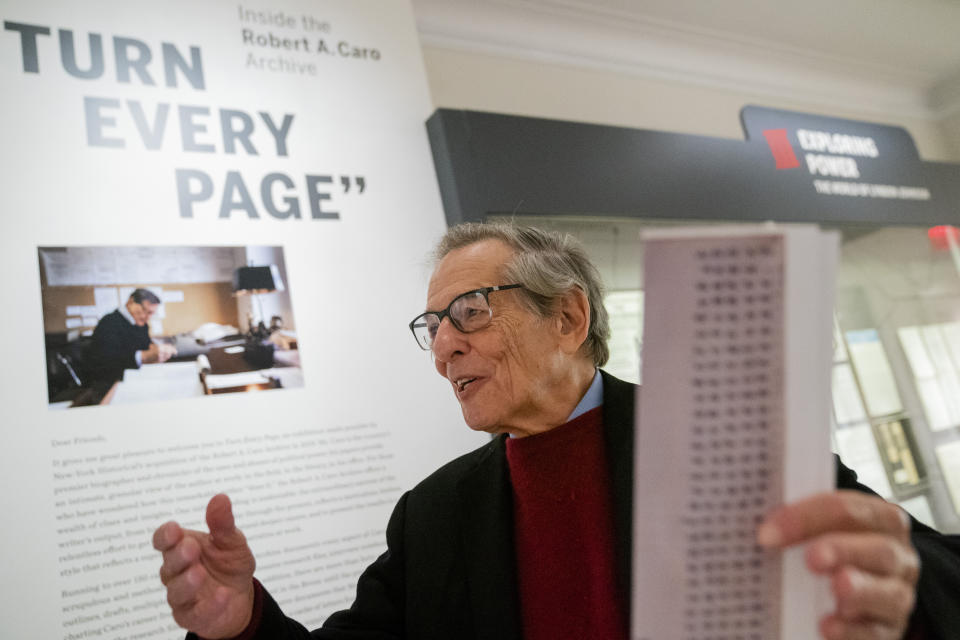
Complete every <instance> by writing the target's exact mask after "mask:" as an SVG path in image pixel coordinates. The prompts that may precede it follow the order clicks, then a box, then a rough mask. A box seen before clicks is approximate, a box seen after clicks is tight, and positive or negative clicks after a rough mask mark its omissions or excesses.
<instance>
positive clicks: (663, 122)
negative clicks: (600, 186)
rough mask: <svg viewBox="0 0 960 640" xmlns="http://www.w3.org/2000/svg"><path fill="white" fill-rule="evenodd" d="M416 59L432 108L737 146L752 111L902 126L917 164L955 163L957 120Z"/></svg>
mask: <svg viewBox="0 0 960 640" xmlns="http://www.w3.org/2000/svg"><path fill="white" fill-rule="evenodd" d="M423 55H424V61H425V65H426V70H427V80H428V82H429V85H430V92H431V94H432V97H433V104H434V106H435V107H447V108H453V109H474V110H477V111H494V112H500V113H510V114H516V115H527V116H537V117H545V118H557V119H561V120H573V121H580V122H593V123H598V124H610V125H618V126H625V127H633V128H642V129H655V130H660V131H673V132H677V133H692V134H699V135H707V136H717V137H723V138H732V139H743V131H742V129H741V127H740V118H739V114H740V109H741V107H743V106H744V105H747V104H757V105H761V106H766V107H774V108H780V109H792V110H795V111H803V112H807V113H819V114H823V115H829V116H834V117H841V118H850V119H854V120H863V121H870V122H878V123H881V124H892V125H898V126H902V127H904V128H906V129H907V130H908V131H909V132H910V134H911V135H912V136H913V139H914V141H915V142H916V144H917V148H918V150H919V152H920V157H921V158H923V159H924V160H935V161H942V162H960V113H958V114H957V115H955V116H954V117H953V118H952V119H951V120H950V121H949V122H948V121H942V122H937V121H936V120H935V119H933V118H931V119H922V118H905V117H902V116H897V115H889V116H888V115H885V114H878V113H877V112H875V111H871V110H867V109H863V110H857V109H856V108H855V107H851V108H850V109H837V108H836V107H833V106H831V107H825V106H823V105H822V104H817V103H816V102H815V101H810V102H808V103H801V102H795V101H784V100H782V99H776V98H772V97H770V96H764V95H757V94H750V93H745V92H742V91H735V90H728V89H724V88H723V87H704V86H698V85H693V84H685V83H682V82H678V81H675V80H668V79H663V80H660V79H654V78H649V77H641V76H639V75H632V74H629V73H626V72H624V73H618V72H614V71H604V70H595V69H586V68H579V67H574V66H571V65H562V64H556V63H547V62H536V61H528V60H519V59H515V58H507V57H500V56H495V55H487V54H479V53H470V52H464V51H459V50H453V49H444V48H439V47H431V46H424V48H423ZM947 130H949V131H950V132H952V135H948V134H947Z"/></svg>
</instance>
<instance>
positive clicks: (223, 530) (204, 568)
mask: <svg viewBox="0 0 960 640" xmlns="http://www.w3.org/2000/svg"><path fill="white" fill-rule="evenodd" d="M207 527H209V529H210V533H203V532H201V531H192V530H190V529H183V528H181V527H180V525H179V524H177V523H176V522H167V523H166V524H164V525H162V526H161V527H159V528H158V529H157V530H156V531H155V532H154V534H153V547H154V548H155V549H156V550H157V551H160V552H162V553H163V566H161V567H160V579H161V581H162V582H163V584H164V585H166V587H167V601H168V602H169V603H170V608H171V609H172V610H173V618H174V620H176V622H177V624H179V625H180V626H182V627H184V628H186V629H189V630H191V631H193V632H194V633H196V634H197V635H200V636H202V637H204V638H232V637H233V636H236V635H239V634H240V633H241V632H242V631H243V630H244V628H245V627H246V626H247V624H248V623H249V622H250V617H251V615H252V613H253V600H254V589H253V570H254V568H255V566H256V562H255V560H254V558H253V553H252V552H251V551H250V547H249V546H247V540H246V538H245V537H244V535H243V533H242V532H241V531H240V530H239V529H237V527H236V526H235V524H234V520H233V511H232V508H231V505H230V499H229V498H228V497H227V496H225V495H223V494H219V495H216V496H214V497H213V498H211V500H210V503H209V504H208V505H207Z"/></svg>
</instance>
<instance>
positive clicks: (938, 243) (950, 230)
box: [927, 224, 960, 251]
mask: <svg viewBox="0 0 960 640" xmlns="http://www.w3.org/2000/svg"><path fill="white" fill-rule="evenodd" d="M927 237H928V238H930V246H932V247H933V248H934V250H936V251H946V250H947V249H949V248H950V241H951V240H952V241H953V244H954V245H957V246H960V229H957V228H956V227H953V226H950V225H947V224H941V225H939V226H936V227H930V229H928V230H927Z"/></svg>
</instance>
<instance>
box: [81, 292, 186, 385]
mask: <svg viewBox="0 0 960 640" xmlns="http://www.w3.org/2000/svg"><path fill="white" fill-rule="evenodd" d="M159 306H160V298H158V297H157V295H156V294H155V293H153V292H152V291H150V290H149V289H134V291H133V293H131V294H130V297H129V298H127V301H126V303H125V304H124V305H123V306H122V307H119V308H118V309H115V310H113V311H111V312H110V313H108V314H107V315H105V316H103V317H102V318H100V322H98V323H97V327H96V329H94V330H93V345H92V348H91V353H90V359H91V370H92V371H93V374H94V378H96V379H97V380H102V381H107V382H112V381H114V380H120V379H121V378H123V370H124V369H138V368H140V365H142V364H148V363H154V362H166V361H167V360H169V359H170V358H171V357H172V356H174V355H176V353H177V350H176V349H175V348H173V346H171V345H168V344H157V343H155V342H154V341H153V340H151V339H150V327H149V324H148V323H149V322H150V318H151V317H153V314H154V313H156V312H157V307H159Z"/></svg>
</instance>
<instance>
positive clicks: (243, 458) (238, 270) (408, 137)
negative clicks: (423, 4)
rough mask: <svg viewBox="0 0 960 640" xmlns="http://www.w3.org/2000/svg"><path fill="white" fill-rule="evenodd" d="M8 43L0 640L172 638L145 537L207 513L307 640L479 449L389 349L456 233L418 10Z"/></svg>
mask: <svg viewBox="0 0 960 640" xmlns="http://www.w3.org/2000/svg"><path fill="white" fill-rule="evenodd" d="M0 17H2V20H3V29H2V31H0V60H2V61H3V62H2V64H0V86H2V87H3V95H4V100H3V104H2V107H0V109H2V111H3V117H2V119H0V121H2V124H0V127H2V139H3V141H4V147H3V150H2V154H3V166H4V181H3V185H4V186H3V190H2V192H0V206H2V210H3V214H2V215H3V217H4V227H3V229H4V231H3V234H0V243H2V253H0V256H2V257H0V266H2V270H3V273H4V274H5V278H4V279H3V282H4V289H3V292H4V295H6V297H7V300H8V302H9V304H8V305H7V313H6V318H7V319H6V320H5V321H4V325H3V326H4V331H3V332H2V334H0V351H2V353H3V354H4V366H3V368H2V372H0V389H2V391H0V393H2V399H3V414H4V425H5V428H4V439H5V441H4V447H3V453H2V464H0V485H2V486H3V487H4V489H3V492H2V510H3V518H4V526H3V531H2V532H0V546H2V548H3V552H2V557H3V563H4V568H5V579H4V581H3V586H2V587H0V603H2V604H0V607H2V610H0V613H2V616H0V617H2V619H3V622H2V624H0V628H2V633H0V635H3V636H4V637H38V638H91V637H104V638H134V637H136V638H176V637H181V636H182V631H181V630H178V629H177V628H176V626H175V625H174V623H173V621H172V619H171V617H170V614H169V610H168V607H167V605H166V602H165V595H164V592H163V589H162V585H161V584H160V582H159V580H158V577H157V570H158V568H159V565H160V558H159V556H158V554H157V553H156V552H155V551H154V550H153V549H152V547H151V535H152V532H153V531H154V529H155V528H156V527H157V526H158V525H160V524H162V523H163V522H165V521H167V520H171V519H177V520H179V521H180V522H182V523H183V524H185V525H187V526H191V527H199V526H201V525H202V518H203V513H204V508H205V505H206V502H207V500H208V499H209V498H210V497H211V496H213V495H214V494H216V493H218V492H226V493H227V494H229V495H230V496H231V497H232V499H233V503H234V507H235V513H236V516H237V521H238V524H239V525H240V526H241V527H242V528H243V529H244V531H245V533H246V534H247V537H248V539H249V540H250V544H251V546H252V548H253V550H254V552H255V554H256V556H257V559H258V569H257V575H258V577H259V578H260V580H261V581H263V583H264V584H265V585H266V586H267V587H268V588H269V589H270V592H271V593H272V594H273V595H274V596H275V597H276V598H277V600H278V601H279V602H280V603H281V605H282V606H283V607H284V608H285V610H286V611H287V612H288V613H290V614H291V615H293V616H295V617H297V618H299V619H301V620H302V621H303V622H304V623H305V624H307V625H317V624H319V623H321V622H322V621H323V620H324V618H325V617H326V616H327V615H328V614H329V613H330V612H332V611H334V610H336V609H339V608H342V607H344V606H346V605H348V604H349V603H350V602H351V601H352V598H353V593H354V587H355V580H356V577H357V576H358V575H359V573H360V571H361V569H362V568H363V567H364V566H365V565H366V564H367V563H368V562H369V561H370V560H371V559H372V558H374V557H376V556H377V555H379V554H380V553H381V552H382V551H383V549H384V547H385V542H384V538H383V530H384V528H385V525H386V521H387V518H388V517H389V514H390V511H391V509H392V507H393V505H394V503H395V502H396V500H397V499H398V497H399V496H400V494H401V492H402V491H403V490H404V489H406V488H409V487H411V486H413V484H415V483H416V482H417V481H418V480H419V479H420V478H422V477H423V476H425V475H426V474H428V473H429V472H431V471H433V470H434V469H435V468H436V467H437V466H439V465H440V464H441V463H443V462H445V461H447V460H449V459H451V458H452V457H454V456H456V455H457V454H459V453H461V452H463V451H466V450H468V449H470V448H473V447H475V446H477V445H479V444H481V443H482V442H483V441H484V438H482V437H481V436H478V435H476V434H473V433H472V432H470V430H469V429H467V428H466V427H465V426H464V425H463V420H462V417H461V415H460V411H459V408H458V407H457V404H456V401H455V399H454V398H453V397H451V394H450V391H449V388H448V386H447V385H446V384H445V382H444V381H443V380H442V379H440V378H439V377H438V376H437V375H436V372H435V370H434V368H433V366H432V363H431V361H430V357H429V354H425V353H424V352H423V351H421V350H420V349H418V348H417V346H416V344H415V343H414V341H413V339H412V338H411V336H410V335H409V330H408V328H407V323H408V322H409V320H410V318H412V317H413V316H415V315H417V314H418V313H420V312H421V311H422V310H423V305H424V302H425V293H426V280H427V277H428V275H429V264H428V263H427V254H428V253H429V250H430V248H431V245H432V243H433V242H434V241H435V240H436V239H437V238H438V237H439V236H440V235H441V234H442V232H443V231H444V229H445V224H444V218H443V212H442V208H441V204H440V200H439V196H438V192H437V187H436V178H435V175H434V172H433V169H432V166H431V162H430V153H429V146H428V140H427V135H426V133H425V131H424V128H423V122H424V120H425V119H426V118H427V116H428V115H429V112H430V105H429V98H428V92H427V87H426V82H425V79H424V74H423V70H422V61H421V57H420V51H419V47H418V43H417V39H416V34H415V30H414V26H413V20H412V16H411V14H410V9H409V7H408V5H407V3H406V2H402V1H391V0H382V1H378V2H369V3H356V2H349V1H348V0H315V1H312V2H306V1H303V2H299V1H296V0H281V1H279V2H261V3H259V4H248V3H246V2H241V3H235V2H202V3H194V2H179V1H175V2H166V3H149V2H102V3H96V4H94V5H86V4H77V3H69V2H58V3H55V2H47V3H31V2H19V1H14V2H5V3H4V4H3V9H2V12H0Z"/></svg>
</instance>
